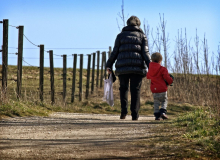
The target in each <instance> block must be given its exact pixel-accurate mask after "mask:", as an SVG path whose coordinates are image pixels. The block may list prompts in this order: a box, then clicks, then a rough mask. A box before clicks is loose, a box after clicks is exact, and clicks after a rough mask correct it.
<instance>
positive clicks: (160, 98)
mask: <svg viewBox="0 0 220 160" xmlns="http://www.w3.org/2000/svg"><path fill="white" fill-rule="evenodd" d="M153 97H154V113H158V112H160V110H161V109H162V110H165V111H166V109H167V102H168V97H167V92H162V93H153ZM160 105H161V109H160Z"/></svg>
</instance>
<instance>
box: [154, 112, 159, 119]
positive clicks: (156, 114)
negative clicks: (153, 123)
mask: <svg viewBox="0 0 220 160" xmlns="http://www.w3.org/2000/svg"><path fill="white" fill-rule="evenodd" d="M154 116H155V120H160V112H158V113H154Z"/></svg>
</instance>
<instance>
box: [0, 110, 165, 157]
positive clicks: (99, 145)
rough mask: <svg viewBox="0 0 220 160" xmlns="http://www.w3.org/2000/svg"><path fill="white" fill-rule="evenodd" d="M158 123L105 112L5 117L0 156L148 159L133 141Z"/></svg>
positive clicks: (0, 128) (0, 129)
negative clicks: (123, 118) (123, 117)
mask: <svg viewBox="0 0 220 160" xmlns="http://www.w3.org/2000/svg"><path fill="white" fill-rule="evenodd" d="M159 124H161V123H159ZM159 124H158V122H155V121H154V117H150V116H140V118H139V120H138V121H132V120H131V116H127V117H126V119H125V120H120V119H119V116H118V115H106V114H76V113H54V114H52V115H50V116H49V117H16V118H8V119H4V120H1V121H0V159H75V158H80V159H124V158H129V159H139V158H144V157H145V158H144V159H147V157H148V155H145V154H144V152H145V150H146V148H144V147H141V146H139V145H137V143H135V142H138V141H141V140H142V139H147V138H149V137H151V136H152V135H153V134H155V133H154V132H153V130H154V131H155V128H156V127H157V126H158V125H159Z"/></svg>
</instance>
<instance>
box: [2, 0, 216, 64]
mask: <svg viewBox="0 0 220 160" xmlns="http://www.w3.org/2000/svg"><path fill="white" fill-rule="evenodd" d="M0 4H1V5H0V21H2V20H3V19H8V20H9V25H11V26H9V41H8V46H9V49H8V52H9V53H12V54H9V59H8V64H9V65H17V56H16V55H14V53H16V52H17V47H18V29H16V28H15V27H13V26H19V25H22V26H24V35H25V36H26V37H27V38H28V39H29V40H30V41H31V42H32V43H33V44H35V45H40V44H44V47H45V50H47V51H48V50H53V53H54V54H55V56H54V67H62V66H63V61H62V57H61V55H63V54H66V55H67V56H68V60H67V67H68V68H72V66H73V57H72V56H71V55H72V54H75V53H76V54H84V68H86V67H87V66H86V64H87V61H86V60H87V54H91V53H93V52H96V51H97V50H100V51H101V52H102V51H108V48H109V46H111V47H113V46H114V41H115V38H116V36H117V34H118V33H120V31H119V28H118V25H117V21H116V18H117V19H118V22H119V25H120V27H122V21H121V20H120V17H119V16H118V13H119V12H121V5H122V1H121V0H0ZM219 8H220V0H154V1H152V0H124V12H125V17H126V19H127V18H129V17H130V16H131V15H135V16H137V17H139V19H140V20H141V22H142V25H141V28H142V29H143V22H144V20H145V22H146V23H147V24H149V26H150V28H153V29H154V30H155V29H156V27H157V26H158V24H159V22H160V16H159V14H164V18H165V20H166V32H167V34H169V41H170V46H171V47H170V49H169V52H170V53H172V52H173V51H172V49H173V47H172V46H174V43H175V38H176V36H177V33H178V30H180V29H183V30H185V28H186V30H187V37H188V38H189V39H191V40H192V41H193V38H194V37H195V34H196V29H197V33H198V36H199V37H200V38H201V39H202V38H203V37H204V34H205V35H206V38H207V40H208V46H209V52H214V53H216V52H217V49H218V45H220V29H219V27H220V18H219V17H220V10H219ZM2 32H3V25H2V24H0V45H2V36H3V33H2ZM32 43H30V42H29V41H28V40H27V39H26V38H24V44H23V47H24V50H23V57H24V60H25V63H24V62H23V65H26V66H29V65H32V66H39V48H38V47H36V46H35V45H33V44H32ZM91 48H92V49H91ZM0 58H1V55H0ZM44 62H45V67H49V54H48V53H47V52H45V61H44ZM78 62H79V61H78ZM0 64H2V62H1V61H0ZM78 65H79V64H77V66H78Z"/></svg>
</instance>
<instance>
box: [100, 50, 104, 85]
mask: <svg viewBox="0 0 220 160" xmlns="http://www.w3.org/2000/svg"><path fill="white" fill-rule="evenodd" d="M101 62H102V64H101V78H100V88H102V81H103V66H104V52H102V61H101Z"/></svg>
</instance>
